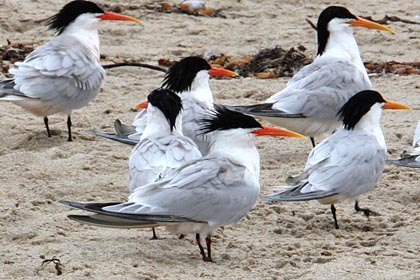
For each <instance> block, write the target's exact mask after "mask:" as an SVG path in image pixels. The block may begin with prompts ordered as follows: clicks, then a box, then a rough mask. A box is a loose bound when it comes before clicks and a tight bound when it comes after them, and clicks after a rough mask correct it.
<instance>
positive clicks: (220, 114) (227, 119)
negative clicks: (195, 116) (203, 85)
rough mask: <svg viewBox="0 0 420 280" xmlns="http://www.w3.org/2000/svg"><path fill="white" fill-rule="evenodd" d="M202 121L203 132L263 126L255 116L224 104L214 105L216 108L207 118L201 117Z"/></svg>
mask: <svg viewBox="0 0 420 280" xmlns="http://www.w3.org/2000/svg"><path fill="white" fill-rule="evenodd" d="M201 123H202V126H201V131H202V133H209V132H212V131H216V130H227V129H235V128H262V125H261V124H260V123H259V122H257V121H256V120H255V119H254V118H253V117H251V116H248V115H244V114H242V113H239V112H235V111H231V110H229V109H227V108H226V107H224V106H222V105H214V110H213V111H211V112H210V113H209V116H208V117H207V118H203V119H201Z"/></svg>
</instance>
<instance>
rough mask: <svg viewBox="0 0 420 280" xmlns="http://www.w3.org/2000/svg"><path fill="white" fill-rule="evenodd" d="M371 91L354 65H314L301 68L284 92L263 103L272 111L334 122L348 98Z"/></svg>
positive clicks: (369, 85)
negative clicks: (271, 104) (364, 91)
mask: <svg viewBox="0 0 420 280" xmlns="http://www.w3.org/2000/svg"><path fill="white" fill-rule="evenodd" d="M371 88H372V85H371V83H370V81H369V79H368V78H367V76H365V75H364V73H363V72H361V71H359V70H358V69H357V68H356V66H354V65H353V64H350V63H347V62H343V61H325V60H323V61H319V62H318V61H314V63H312V64H309V65H307V66H305V67H304V68H302V69H301V70H300V71H299V72H298V73H297V74H296V75H295V76H294V77H293V78H292V79H291V80H290V81H289V82H288V84H287V87H286V88H285V89H284V90H282V91H280V92H278V93H276V94H274V95H273V96H271V97H270V98H268V99H267V100H266V103H273V104H274V105H273V106H272V109H273V110H274V111H276V110H277V111H281V112H284V113H287V114H302V115H303V116H305V117H314V118H317V119H335V118H337V112H338V110H339V109H340V108H341V107H342V106H343V105H344V103H345V102H346V101H347V100H348V99H349V98H350V97H351V96H353V95H354V94H356V93H357V92H359V91H362V90H366V89H371ZM274 116H275V115H274Z"/></svg>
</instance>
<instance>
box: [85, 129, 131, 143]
mask: <svg viewBox="0 0 420 280" xmlns="http://www.w3.org/2000/svg"><path fill="white" fill-rule="evenodd" d="M87 132H88V133H90V134H93V135H96V136H101V137H104V138H107V139H111V140H114V141H117V142H120V143H124V144H127V145H131V146H135V145H137V143H138V142H139V141H138V140H135V139H130V138H128V136H126V135H118V134H115V133H109V132H105V131H99V130H88V131H87Z"/></svg>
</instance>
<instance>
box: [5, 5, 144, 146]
mask: <svg viewBox="0 0 420 280" xmlns="http://www.w3.org/2000/svg"><path fill="white" fill-rule="evenodd" d="M101 20H125V21H132V22H136V23H138V22H140V20H138V19H135V18H132V17H129V16H125V15H120V14H116V13H111V12H105V11H104V10H102V9H101V8H100V7H99V6H98V5H96V4H95V3H93V2H90V1H81V0H76V1H72V2H70V3H68V4H66V5H65V6H64V7H63V8H62V9H61V10H60V11H59V12H58V13H57V14H56V15H54V16H52V17H50V18H49V29H52V30H54V31H56V32H57V36H56V37H54V38H53V39H51V40H50V41H49V42H47V43H46V44H44V45H42V46H40V47H38V48H36V49H35V50H34V51H33V52H31V53H30V54H29V55H28V56H27V57H26V58H25V60H24V61H23V62H17V63H15V65H16V66H17V68H14V69H10V71H9V72H10V73H11V74H13V75H14V78H13V79H7V80H4V81H1V82H0V101H10V102H13V103H14V104H16V105H18V106H21V107H23V108H24V109H26V110H28V111H29V112H31V113H33V114H35V115H37V116H42V117H44V123H45V127H46V129H47V134H48V137H51V133H50V129H49V126H48V116H50V115H53V114H57V113H63V114H67V128H68V141H72V134H71V112H72V111H73V110H75V109H80V108H82V107H84V106H86V105H87V104H88V103H89V102H90V101H91V100H92V99H94V98H95V96H96V95H97V94H98V92H99V89H100V87H101V84H102V82H103V80H104V78H105V70H104V69H103V67H102V66H101V64H100V63H99V34H98V29H97V25H98V22H99V21H101Z"/></svg>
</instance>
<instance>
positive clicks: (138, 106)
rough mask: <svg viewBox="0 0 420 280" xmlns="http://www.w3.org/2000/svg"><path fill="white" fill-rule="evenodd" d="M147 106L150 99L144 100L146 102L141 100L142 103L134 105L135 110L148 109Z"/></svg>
mask: <svg viewBox="0 0 420 280" xmlns="http://www.w3.org/2000/svg"><path fill="white" fill-rule="evenodd" d="M147 106H149V102H148V101H144V102H141V103H138V104H136V105H135V106H134V107H133V109H135V110H141V109H146V108H147Z"/></svg>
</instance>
